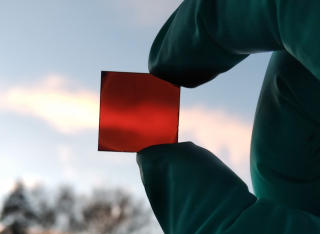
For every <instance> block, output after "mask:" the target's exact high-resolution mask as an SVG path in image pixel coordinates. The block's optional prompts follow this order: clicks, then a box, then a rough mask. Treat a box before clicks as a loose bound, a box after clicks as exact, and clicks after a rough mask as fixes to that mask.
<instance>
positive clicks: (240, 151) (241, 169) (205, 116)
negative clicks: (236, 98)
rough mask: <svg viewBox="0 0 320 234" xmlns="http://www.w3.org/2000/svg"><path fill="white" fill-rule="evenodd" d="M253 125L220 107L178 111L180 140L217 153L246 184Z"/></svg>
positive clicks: (248, 182)
mask: <svg viewBox="0 0 320 234" xmlns="http://www.w3.org/2000/svg"><path fill="white" fill-rule="evenodd" d="M251 132H252V124H250V123H247V122H244V121H242V120H240V119H239V118H237V117H236V116H232V115H230V114H228V113H226V112H225V111H222V110H214V109H211V110H210V109H208V108H204V107H193V108H188V109H182V110H181V113H180V124H179V141H188V140H191V141H193V142H194V143H195V144H198V145H199V146H201V147H204V148H206V149H208V150H209V151H211V152H212V153H214V154H215V155H216V156H218V157H219V158H220V159H221V160H222V161H223V162H224V163H226V164H227V165H228V166H229V167H230V168H231V169H232V170H233V171H235V172H236V173H237V174H238V175H239V176H240V177H241V178H242V179H243V180H244V181H245V182H246V183H247V184H251V182H250V170H249V154H250V141H251Z"/></svg>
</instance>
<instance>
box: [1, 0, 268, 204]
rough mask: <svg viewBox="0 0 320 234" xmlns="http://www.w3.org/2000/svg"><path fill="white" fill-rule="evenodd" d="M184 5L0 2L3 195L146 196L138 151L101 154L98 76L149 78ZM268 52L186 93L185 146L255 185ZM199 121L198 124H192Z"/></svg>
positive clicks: (156, 0) (159, 0)
mask: <svg viewBox="0 0 320 234" xmlns="http://www.w3.org/2000/svg"><path fill="white" fill-rule="evenodd" d="M180 2H181V0H121V1H119V0H92V1H74V0H69V1H62V0H55V1H34V0H30V1H22V0H16V1H8V0H4V1H0V41H1V43H0V126H1V128H0V129H1V131H0V142H1V147H0V184H1V190H0V199H3V196H4V195H5V194H7V193H8V192H9V191H10V189H11V188H12V185H13V182H14V181H15V180H16V179H18V178H21V179H23V180H24V181H25V182H26V183H27V185H28V186H31V187H32V186H36V185H37V184H41V183H43V184H44V185H46V186H49V187H50V186H51V187H52V188H53V187H55V186H58V185H60V184H71V185H73V186H74V187H75V188H76V189H77V190H79V191H80V192H87V191H90V189H91V188H92V187H118V186H121V187H123V188H125V189H127V190H128V191H130V192H132V193H134V194H136V195H137V196H140V197H143V198H145V194H144V190H143V187H142V185H141V181H140V175H139V170H138V167H137V165H136V163H135V154H129V153H109V152H98V151H97V144H98V142H97V141H98V111H99V110H98V105H99V89H100V73H101V71H102V70H104V71H131V72H147V71H148V70H147V60H148V53H149V49H150V46H151V43H152V41H153V39H154V37H155V36H156V34H157V32H158V31H159V29H160V28H161V26H162V25H163V23H164V22H165V20H166V19H167V18H168V17H169V16H170V14H171V13H172V12H173V11H174V10H175V8H176V7H177V6H178V5H179V4H180ZM270 55H271V54H270V53H263V54H256V55H251V56H249V57H248V58H247V59H246V60H245V61H243V62H242V63H240V64H239V65H238V66H236V67H235V68H233V69H232V70H230V71H228V72H226V73H225V74H222V75H220V76H219V77H217V78H216V79H214V80H213V81H211V82H210V83H208V84H205V85H203V86H200V87H198V88H196V89H184V88H183V89H182V93H181V115H180V116H181V122H180V132H179V133H180V135H179V140H180V141H185V140H192V141H194V142H195V143H197V144H199V145H201V146H203V147H205V148H208V149H209V150H211V151H212V152H213V153H215V154H216V155H217V156H219V157H220V158H221V159H222V160H223V161H224V162H225V163H227V165H228V166H229V167H231V168H232V169H233V170H235V171H236V173H238V174H239V175H240V176H241V178H243V180H244V181H245V182H246V183H247V184H248V185H249V187H250V186H251V185H250V175H249V144H250V137H251V129H252V124H253V118H254V112H255V107H256V103H257V100H258V96H259V92H260V87H261V84H262V81H263V77H264V73H265V70H266V67H267V64H268V60H269V58H270ZM194 118H197V119H199V120H201V121H198V122H197V123H195V122H194V121H192V120H193V119H194Z"/></svg>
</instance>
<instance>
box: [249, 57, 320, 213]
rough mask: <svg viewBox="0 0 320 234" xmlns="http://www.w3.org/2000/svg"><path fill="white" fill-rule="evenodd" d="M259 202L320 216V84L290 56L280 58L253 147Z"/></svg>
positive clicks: (266, 86) (269, 75) (268, 81)
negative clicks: (269, 201) (263, 200)
mask: <svg viewBox="0 0 320 234" xmlns="http://www.w3.org/2000/svg"><path fill="white" fill-rule="evenodd" d="M251 177H252V181H253V188H254V192H255V194H256V196H257V197H260V198H261V197H262V198H266V199H269V200H271V201H274V202H277V203H281V204H283V205H286V206H289V207H292V208H296V209H300V210H304V211H307V212H310V213H312V214H314V215H317V216H320V82H319V81H318V80H317V79H316V78H315V77H314V76H313V75H312V74H311V73H310V72H309V71H308V70H307V69H306V68H305V67H304V66H303V65H302V64H301V63H299V62H298V61H297V60H296V59H294V58H293V57H292V56H291V55H290V54H289V53H288V52H286V51H279V52H274V53H273V55H272V57H271V59H270V63H269V66H268V69H267V72H266V77H265V79H264V83H263V85H262V90H261V93H260V98H259V102H258V106H257V110H256V116H255V121H254V127H253V133H252V141H251Z"/></svg>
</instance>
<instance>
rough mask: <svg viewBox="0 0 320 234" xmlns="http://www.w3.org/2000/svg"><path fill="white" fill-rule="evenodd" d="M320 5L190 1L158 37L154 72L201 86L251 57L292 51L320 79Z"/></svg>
mask: <svg viewBox="0 0 320 234" xmlns="http://www.w3.org/2000/svg"><path fill="white" fill-rule="evenodd" d="M319 11H320V1H318V0H308V1H302V0H295V1H292V0H184V1H183V2H182V4H181V5H180V6H179V8H178V9H177V10H176V11H175V12H174V13H173V14H172V16H171V17H170V18H169V19H168V21H167V22H166V23H165V25H164V26H163V27H162V29H161V30H160V32H159V34H158V35H157V37H156V38H155V40H154V42H153V45H152V48H151V51H150V55H149V70H150V72H151V73H152V74H154V75H155V76H157V77H159V78H161V79H164V80H167V81H169V82H171V83H174V84H176V85H181V86H185V87H196V86H198V85H201V84H203V83H205V82H207V81H209V80H211V79H213V78H214V77H216V76H217V75H218V74H220V73H222V72H225V71H227V70H229V69H230V68H232V67H233V66H235V65H236V64H238V63H239V62H240V61H242V60H243V59H245V58H246V57H247V56H248V55H249V54H252V53H257V52H263V51H276V50H283V49H286V50H287V51H288V52H289V53H290V54H291V55H293V56H294V57H295V58H296V59H297V60H298V61H299V62H300V63H302V64H303V65H304V66H305V67H306V68H307V69H308V70H309V71H310V72H311V73H312V74H313V75H314V76H316V77H317V79H319V80H320V56H319V54H320V43H319V38H320V28H319V22H320V14H319Z"/></svg>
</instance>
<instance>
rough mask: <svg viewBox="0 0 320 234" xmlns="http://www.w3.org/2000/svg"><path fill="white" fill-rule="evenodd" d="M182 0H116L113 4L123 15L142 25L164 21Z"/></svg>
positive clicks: (151, 24)
mask: <svg viewBox="0 0 320 234" xmlns="http://www.w3.org/2000/svg"><path fill="white" fill-rule="evenodd" d="M181 2H182V0H115V1H112V4H113V6H114V7H115V8H116V9H117V11H118V12H119V13H120V14H121V15H122V16H123V17H128V18H130V19H133V21H134V22H135V23H136V24H138V25H140V26H153V25H157V24H159V23H162V24H163V23H164V22H165V20H166V19H167V18H169V16H170V15H171V14H172V13H173V12H174V10H175V9H176V8H177V7H178V6H179V4H180V3H181Z"/></svg>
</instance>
